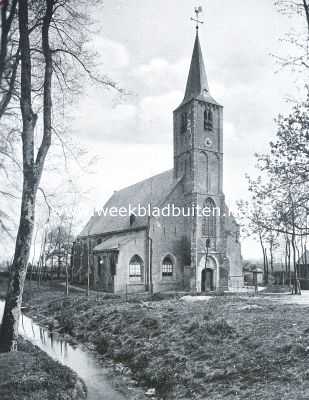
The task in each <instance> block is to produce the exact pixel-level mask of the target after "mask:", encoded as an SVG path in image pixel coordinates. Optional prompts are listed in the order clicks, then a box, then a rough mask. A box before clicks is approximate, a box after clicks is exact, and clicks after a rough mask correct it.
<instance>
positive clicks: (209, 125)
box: [204, 108, 213, 131]
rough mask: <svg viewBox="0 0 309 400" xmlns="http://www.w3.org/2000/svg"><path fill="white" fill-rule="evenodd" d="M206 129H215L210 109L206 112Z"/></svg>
mask: <svg viewBox="0 0 309 400" xmlns="http://www.w3.org/2000/svg"><path fill="white" fill-rule="evenodd" d="M204 129H205V130H206V131H212V129H213V113H212V110H211V109H210V108H207V109H206V110H205V111H204Z"/></svg>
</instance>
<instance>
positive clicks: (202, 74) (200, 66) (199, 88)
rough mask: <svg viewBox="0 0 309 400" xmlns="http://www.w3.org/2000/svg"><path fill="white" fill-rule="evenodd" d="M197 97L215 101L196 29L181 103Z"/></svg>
mask: <svg viewBox="0 0 309 400" xmlns="http://www.w3.org/2000/svg"><path fill="white" fill-rule="evenodd" d="M197 98H199V99H203V100H205V101H210V102H212V103H216V102H215V100H214V99H212V97H211V96H210V93H209V86H208V80H207V75H206V69H205V64H204V60H203V54H202V49H201V45H200V39H199V35H198V29H197V30H196V37H195V43H194V49H193V53H192V59H191V65H190V71H189V76H188V80H187V86H186V93H185V97H184V99H183V101H182V104H184V103H187V102H188V101H190V100H192V99H197Z"/></svg>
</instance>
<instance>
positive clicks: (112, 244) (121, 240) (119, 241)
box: [93, 235, 133, 253]
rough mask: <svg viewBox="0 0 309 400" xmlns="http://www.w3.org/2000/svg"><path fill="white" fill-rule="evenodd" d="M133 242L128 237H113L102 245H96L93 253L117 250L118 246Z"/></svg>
mask: <svg viewBox="0 0 309 400" xmlns="http://www.w3.org/2000/svg"><path fill="white" fill-rule="evenodd" d="M131 240H133V239H132V238H130V237H128V235H113V236H112V237H109V238H107V239H106V240H104V241H103V242H102V243H100V244H98V245H97V246H96V247H95V248H94V249H93V252H94V253H100V252H102V251H104V250H119V248H120V246H122V245H123V244H125V243H128V242H129V241H131Z"/></svg>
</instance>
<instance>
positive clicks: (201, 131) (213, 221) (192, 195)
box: [174, 26, 225, 291]
mask: <svg viewBox="0 0 309 400" xmlns="http://www.w3.org/2000/svg"><path fill="white" fill-rule="evenodd" d="M174 176H175V178H176V179H179V178H181V177H183V187H184V193H185V198H186V205H187V206H190V205H193V206H195V207H199V208H200V209H206V210H209V215H208V216H201V215H195V216H193V217H192V224H191V226H190V228H188V229H190V233H189V234H188V236H189V237H190V243H191V268H192V270H193V271H192V274H193V275H194V279H195V283H194V285H193V286H195V288H196V289H197V290H198V291H200V290H201V289H203V288H201V285H202V286H203V285H205V284H208V285H209V288H207V289H213V288H214V287H216V288H217V287H219V286H220V285H221V283H220V277H219V271H220V265H223V262H224V247H225V244H224V225H223V222H222V220H223V219H224V218H222V217H220V215H221V216H222V215H223V214H224V212H225V211H224V210H225V201H224V195H223V182H222V180H223V107H222V106H221V105H219V104H218V103H217V102H216V101H215V100H214V98H213V97H212V96H211V94H210V90H209V85H208V80H207V75H206V69H205V64H204V60H203V55H202V50H201V45H200V40H199V33H198V26H197V28H196V37H195V43H194V48H193V54H192V59H191V65H190V71H189V76H188V80H187V85H186V91H185V95H184V99H183V101H182V103H181V104H180V106H179V107H178V108H177V109H176V110H175V111H174ZM206 254H207V256H206ZM206 257H207V263H208V264H209V265H208V266H209V267H211V268H212V269H213V274H212V276H211V277H210V278H209V279H208V280H209V282H208V283H205V282H206V280H205V281H204V278H203V277H202V276H201V274H202V270H201V269H203V265H205V258H206ZM211 263H212V264H211ZM210 264H211V265H212V266H210ZM204 268H205V267H204ZM211 268H207V270H208V269H209V271H210V270H211ZM200 270H201V271H200ZM210 272H211V271H210ZM204 274H206V268H205V272H204ZM191 285H192V283H191ZM204 290H205V288H204Z"/></svg>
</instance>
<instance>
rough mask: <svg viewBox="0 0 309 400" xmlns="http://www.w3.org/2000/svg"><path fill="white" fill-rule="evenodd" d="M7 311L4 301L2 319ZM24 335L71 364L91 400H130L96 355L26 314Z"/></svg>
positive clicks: (22, 322)
mask: <svg viewBox="0 0 309 400" xmlns="http://www.w3.org/2000/svg"><path fill="white" fill-rule="evenodd" d="M3 310H4V302H3V301H0V318H1V319H2V314H3ZM19 331H20V334H21V335H22V336H23V337H24V338H25V339H28V340H29V341H30V342H32V343H33V344H35V345H36V346H38V347H39V348H40V349H42V350H43V351H45V353H47V354H48V355H49V356H51V357H52V358H53V359H55V360H57V361H59V362H60V363H61V364H64V365H67V366H68V367H70V368H71V369H72V370H73V371H75V372H76V373H77V374H78V375H79V376H80V377H81V378H82V379H83V380H84V382H85V384H86V386H87V390H88V399H89V400H125V399H127V400H129V399H130V396H129V397H128V394H127V395H126V396H124V395H122V394H121V393H119V392H117V391H115V389H114V388H113V387H112V386H111V384H110V383H109V382H108V377H107V374H106V371H105V370H104V368H102V366H100V365H99V363H98V361H97V360H96V358H95V356H94V355H93V354H91V353H90V352H88V351H84V350H82V349H80V348H78V347H76V348H75V347H73V346H71V345H70V344H69V343H68V342H66V341H65V340H63V339H62V338H61V337H60V336H58V335H56V334H53V333H52V332H49V331H48V330H47V329H45V328H42V327H40V326H39V325H37V324H36V323H35V322H33V320H32V319H31V318H28V317H27V316H25V315H23V314H22V317H21V319H20V326H19Z"/></svg>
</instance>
